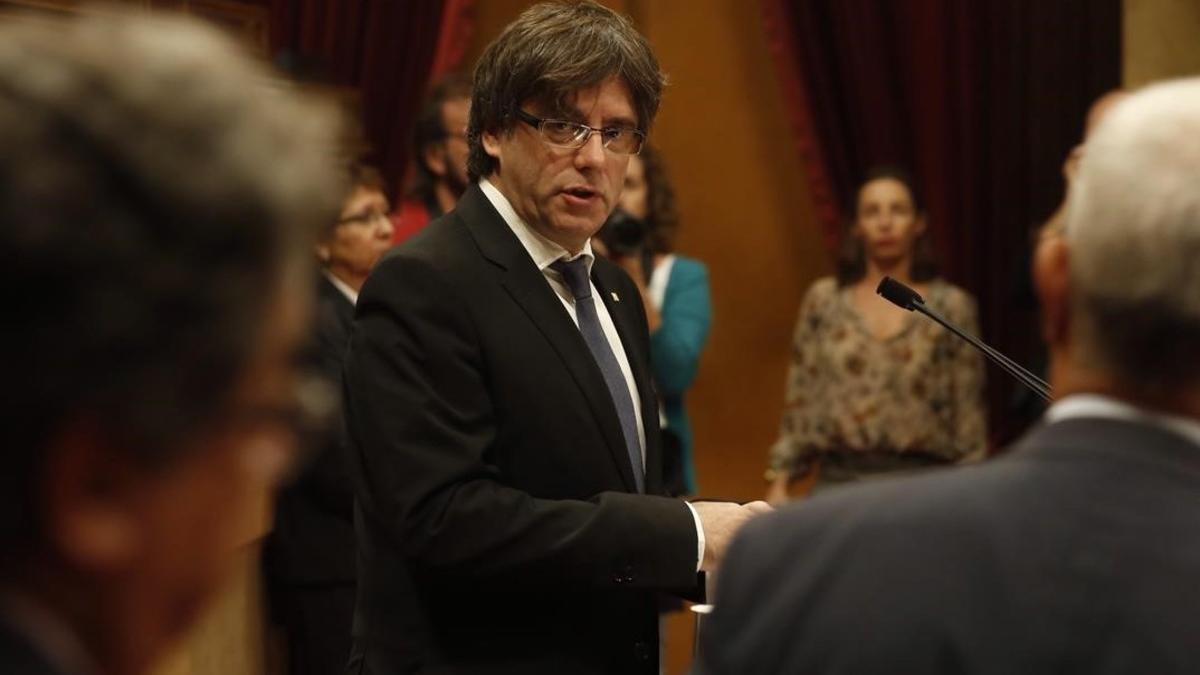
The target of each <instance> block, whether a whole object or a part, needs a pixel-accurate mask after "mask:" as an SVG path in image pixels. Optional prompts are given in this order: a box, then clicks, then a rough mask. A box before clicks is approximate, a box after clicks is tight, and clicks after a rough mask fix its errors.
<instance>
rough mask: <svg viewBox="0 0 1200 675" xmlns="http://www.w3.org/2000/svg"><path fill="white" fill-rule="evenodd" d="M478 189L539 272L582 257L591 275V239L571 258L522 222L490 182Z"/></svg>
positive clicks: (484, 182)
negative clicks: (562, 261) (523, 248)
mask: <svg viewBox="0 0 1200 675" xmlns="http://www.w3.org/2000/svg"><path fill="white" fill-rule="evenodd" d="M479 189H481V190H483V195H484V196H485V197H487V199H488V201H489V202H491V203H492V206H493V207H494V208H495V209H496V212H497V213H499V214H500V217H501V218H503V219H504V222H505V223H506V224H507V225H508V227H509V229H511V230H512V231H513V234H515V235H516V236H517V240H518V241H520V242H521V246H523V247H525V251H526V252H527V253H529V257H530V258H532V259H533V262H534V264H535V265H537V268H538V269H539V270H541V271H542V272H543V273H544V272H545V271H546V268H547V267H549V266H550V265H551V264H553V263H554V262H555V261H557V260H574V259H575V258H581V257H582V258H584V259H585V260H587V267H588V274H591V272H592V263H593V262H594V261H595V259H596V258H595V255H594V254H593V253H592V240H591V239H588V240H587V241H586V242H584V244H583V251H582V252H581V253H580V254H579V255H577V256H572V255H571V254H570V253H569V252H568V251H567V249H565V248H563V247H562V246H559V245H558V244H556V243H554V242H552V241H550V240H549V239H547V238H546V237H544V236H542V235H541V234H539V233H538V232H537V230H534V229H533V228H532V227H530V226H529V224H528V223H526V222H525V221H524V220H522V219H521V216H518V215H517V212H516V210H515V209H513V207H512V204H510V203H509V201H508V198H507V197H505V196H504V193H502V192H500V189H499V188H497V187H496V186H495V185H493V184H492V182H491V181H489V180H488V179H486V178H483V179H480V181H479Z"/></svg>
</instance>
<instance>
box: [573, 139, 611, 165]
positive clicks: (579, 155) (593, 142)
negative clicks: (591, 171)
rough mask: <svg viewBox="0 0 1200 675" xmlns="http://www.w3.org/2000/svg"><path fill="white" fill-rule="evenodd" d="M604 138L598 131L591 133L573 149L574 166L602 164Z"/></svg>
mask: <svg viewBox="0 0 1200 675" xmlns="http://www.w3.org/2000/svg"><path fill="white" fill-rule="evenodd" d="M604 153H605V150H604V139H603V137H601V135H600V134H599V133H593V134H592V135H591V136H589V137H588V139H587V140H586V141H584V143H583V145H582V146H580V147H579V149H578V150H576V151H575V166H577V167H580V168H583V167H589V166H590V167H599V166H602V165H603V164H604Z"/></svg>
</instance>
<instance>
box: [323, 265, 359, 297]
mask: <svg viewBox="0 0 1200 675" xmlns="http://www.w3.org/2000/svg"><path fill="white" fill-rule="evenodd" d="M321 274H324V275H325V278H326V279H328V280H329V283H331V284H333V287H334V288H336V289H338V290H339V291H341V292H342V295H344V296H346V299H347V300H349V301H350V304H352V305H357V304H358V291H356V290H354V289H353V288H350V284H347V283H346V282H344V281H342V280H341V279H339V278H337V277H335V276H333V274H331V273H330V272H329V270H321Z"/></svg>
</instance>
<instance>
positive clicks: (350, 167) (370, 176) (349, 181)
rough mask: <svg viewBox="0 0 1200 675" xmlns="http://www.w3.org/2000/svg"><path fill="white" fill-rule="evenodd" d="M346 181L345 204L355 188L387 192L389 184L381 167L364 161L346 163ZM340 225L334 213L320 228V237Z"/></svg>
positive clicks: (325, 235) (327, 234) (344, 182)
mask: <svg viewBox="0 0 1200 675" xmlns="http://www.w3.org/2000/svg"><path fill="white" fill-rule="evenodd" d="M343 173H344V176H343V178H344V181H343V183H342V186H343V187H344V188H345V189H344V190H343V193H342V204H345V203H346V202H347V201H348V200H349V199H350V198H351V197H353V196H354V192H355V190H357V189H359V188H363V189H365V190H371V191H374V192H382V193H383V194H384V195H386V194H387V184H386V183H385V182H384V180H383V174H382V173H380V171H379V169H377V168H375V167H374V166H372V165H370V164H366V163H364V162H350V163H348V164H345V165H344V168H343ZM337 226H338V217H337V214H336V213H335V214H333V217H331V218H330V219H329V220H328V221H327V222H326V223H325V224H324V225H322V227H321V230H320V238H325V237H328V236H329V235H330V234H332V233H333V231H334V230H335V229H337Z"/></svg>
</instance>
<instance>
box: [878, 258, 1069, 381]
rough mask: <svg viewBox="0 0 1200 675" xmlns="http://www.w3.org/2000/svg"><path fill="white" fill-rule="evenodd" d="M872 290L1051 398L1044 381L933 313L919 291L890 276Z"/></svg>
mask: <svg viewBox="0 0 1200 675" xmlns="http://www.w3.org/2000/svg"><path fill="white" fill-rule="evenodd" d="M875 292H876V293H878V294H879V295H882V296H883V298H884V299H885V300H887V301H888V302H890V303H892V304H893V305H896V306H897V307H900V308H901V309H907V310H908V311H910V312H911V311H914V310H915V311H917V312H920V313H921V314H924V315H925V316H927V317H929V318H930V319H933V320H934V321H936V322H938V323H940V324H941V325H942V326H943V327H944V328H945V329H946V330H948V331H950V332H951V333H954V334H955V335H957V336H958V337H960V338H962V339H964V340H966V341H967V342H969V343H971V346H972V347H974V348H976V349H978V350H979V351H981V352H983V354H984V356H986V357H988V358H989V359H991V360H992V363H995V364H996V365H997V366H1000V368H1001V369H1002V370H1004V372H1006V373H1008V374H1009V375H1012V376H1013V377H1015V378H1016V379H1017V381H1018V382H1020V383H1021V384H1023V385H1025V386H1026V387H1029V388H1030V389H1031V390H1033V393H1035V394H1037V395H1038V396H1041V397H1042V398H1043V399H1045V400H1046V401H1050V400H1052V397H1051V391H1050V385H1049V384H1047V383H1046V381H1045V380H1043V379H1042V378H1040V377H1038V376H1037V375H1034V374H1033V373H1031V372H1029V371H1028V370H1025V369H1024V368H1022V367H1021V366H1019V365H1018V364H1016V363H1015V362H1013V361H1012V360H1011V359H1009V358H1008V357H1007V356H1005V355H1003V354H1001V353H1000V352H998V351H996V350H995V349H992V348H991V347H989V346H987V345H986V344H984V343H983V342H982V341H981V340H980V339H979V338H977V337H975V336H974V335H970V334H968V333H966V332H965V331H963V330H962V329H961V328H959V327H958V326H955V325H954V324H952V323H950V322H949V321H947V320H946V319H944V318H942V316H941V315H939V314H938V313H937V312H935V311H933V310H932V309H929V308H928V307H926V306H925V298H922V297H921V294H920V293H917V292H916V291H914V290H913V289H911V288H909V287H908V286H905V285H904V284H902V283H900V282H899V281H896V280H895V279H893V278H891V277H884V278H883V281H880V282H879V287H878V288H876V289H875Z"/></svg>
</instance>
